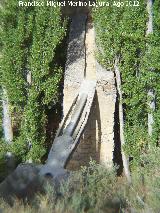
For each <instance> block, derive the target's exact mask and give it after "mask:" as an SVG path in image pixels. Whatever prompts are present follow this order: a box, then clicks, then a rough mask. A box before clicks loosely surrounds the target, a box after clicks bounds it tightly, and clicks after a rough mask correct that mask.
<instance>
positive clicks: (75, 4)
mask: <svg viewBox="0 0 160 213" xmlns="http://www.w3.org/2000/svg"><path fill="white" fill-rule="evenodd" d="M139 4H140V3H139V1H137V0H135V1H113V2H112V3H110V2H107V1H99V2H93V1H77V2H74V1H65V0H64V1H61V2H55V1H32V2H28V1H26V2H25V1H19V2H18V5H19V6H20V7H44V6H47V7H65V6H70V7H109V6H115V7H123V6H127V7H128V6H130V7H132V6H133V7H138V6H139Z"/></svg>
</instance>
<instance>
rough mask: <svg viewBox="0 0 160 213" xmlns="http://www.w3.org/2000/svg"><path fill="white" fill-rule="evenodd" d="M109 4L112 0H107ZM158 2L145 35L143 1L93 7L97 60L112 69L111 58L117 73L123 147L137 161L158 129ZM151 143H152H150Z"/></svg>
mask: <svg viewBox="0 0 160 213" xmlns="http://www.w3.org/2000/svg"><path fill="white" fill-rule="evenodd" d="M108 2H110V4H111V5H112V3H113V2H112V1H108ZM159 7H160V3H159V1H155V2H154V4H153V34H151V35H148V36H146V31H147V22H148V19H149V18H148V14H147V1H145V0H143V1H141V2H140V5H139V7H133V6H128V7H127V6H123V7H119V8H117V7H116V6H110V7H101V8H98V9H97V8H94V11H93V16H94V23H95V27H96V34H97V36H96V39H97V44H98V47H99V51H98V59H99V61H100V62H101V63H102V64H103V65H104V66H105V67H106V68H107V69H108V68H110V70H114V65H115V61H116V60H117V61H118V66H119V69H120V72H121V79H122V93H123V109H124V116H125V121H124V122H125V130H124V131H125V138H126V146H125V150H126V151H127V153H128V154H129V156H131V157H133V160H134V161H133V162H134V164H137V163H139V161H140V158H141V154H142V153H145V152H146V151H147V149H148V147H149V146H152V145H153V144H154V145H156V144H157V142H158V140H159V131H160V126H159V124H160V120H159V114H160V113H159V110H160V100H159V97H160V90H159V83H158V82H159V81H160V58H159V52H160V42H159V39H158V37H159V36H160V29H159V24H158V23H159V20H160V15H159V13H158V8H159ZM150 88H152V89H153V90H154V93H155V96H156V109H155V111H154V112H151V113H153V114H154V116H153V117H154V126H153V134H152V137H149V135H148V131H147V126H148V117H147V114H148V113H149V112H150V111H151V109H150V108H149V107H148V102H149V100H148V99H150V97H148V95H147V91H148V90H149V89H150ZM151 144H152V145H151Z"/></svg>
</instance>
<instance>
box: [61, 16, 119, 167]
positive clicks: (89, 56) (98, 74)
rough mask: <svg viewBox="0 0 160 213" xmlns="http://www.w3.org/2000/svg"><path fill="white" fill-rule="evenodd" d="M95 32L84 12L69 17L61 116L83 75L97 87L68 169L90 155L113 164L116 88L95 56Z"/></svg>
mask: <svg viewBox="0 0 160 213" xmlns="http://www.w3.org/2000/svg"><path fill="white" fill-rule="evenodd" d="M95 49H96V45H95V32H94V27H93V25H92V20H91V19H90V18H87V17H86V15H83V14H81V15H80V14H79V15H76V16H73V17H72V23H71V26H70V36H69V43H68V52H67V62H66V69H65V77H64V102H63V108H64V116H65V115H66V114H67V112H68V110H69V108H70V106H71V104H72V101H73V99H74V97H75V96H76V94H77V93H78V90H79V88H80V85H81V83H82V81H83V79H84V78H86V79H90V80H96V81H97V89H96V94H95V97H94V102H93V105H92V108H91V112H90V116H89V119H88V123H87V125H86V127H85V130H84V133H83V135H82V137H81V139H80V142H79V144H78V146H77V148H76V150H75V151H74V153H73V154H72V156H71V158H70V160H69V162H68V164H67V169H70V170H77V169H79V168H80V166H82V165H87V164H88V162H89V161H90V158H92V159H93V160H96V161H97V162H100V163H102V164H105V165H107V166H108V165H112V162H113V151H114V111H115V101H116V89H115V82H114V75H113V73H112V72H109V71H106V70H105V69H103V68H102V67H101V66H100V65H99V64H98V63H97V62H96V59H95Z"/></svg>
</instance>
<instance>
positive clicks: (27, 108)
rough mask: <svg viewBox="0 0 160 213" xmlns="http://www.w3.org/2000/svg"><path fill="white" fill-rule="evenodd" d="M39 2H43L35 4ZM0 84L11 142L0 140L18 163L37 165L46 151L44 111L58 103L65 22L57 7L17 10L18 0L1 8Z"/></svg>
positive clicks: (2, 152) (4, 149) (3, 150)
mask: <svg viewBox="0 0 160 213" xmlns="http://www.w3.org/2000/svg"><path fill="white" fill-rule="evenodd" d="M40 1H42V0H40ZM0 18H1V20H2V26H1V29H0V30H1V46H2V51H1V55H2V57H1V71H0V75H1V79H2V80H1V85H2V87H4V88H5V89H6V91H7V95H8V99H9V105H10V113H11V116H12V127H13V132H14V139H13V142H12V144H11V145H8V146H7V144H6V143H5V141H4V140H3V139H2V140H1V152H0V153H1V158H2V157H3V155H4V153H5V152H6V151H7V150H10V151H12V152H13V153H15V154H16V155H17V156H19V157H20V158H22V159H23V160H28V159H32V160H33V161H34V162H40V161H41V158H42V156H43V155H44V154H45V152H46V148H45V147H46V144H45V141H46V122H47V120H46V111H47V110H48V109H50V108H52V107H54V105H55V104H56V103H57V101H59V94H58V88H59V84H60V80H61V77H62V68H61V67H60V66H59V64H58V63H57V60H56V58H57V56H56V54H57V53H56V50H57V47H58V46H59V45H60V43H61V42H62V40H63V38H64V36H65V28H66V27H65V26H66V22H65V21H64V20H62V17H61V12H60V8H59V7H56V8H55V7H45V6H44V7H19V6H18V2H17V0H10V1H4V2H3V4H2V8H1V14H0Z"/></svg>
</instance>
